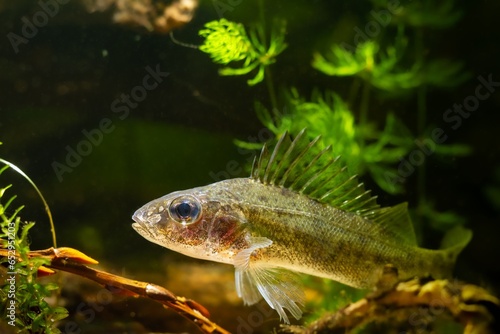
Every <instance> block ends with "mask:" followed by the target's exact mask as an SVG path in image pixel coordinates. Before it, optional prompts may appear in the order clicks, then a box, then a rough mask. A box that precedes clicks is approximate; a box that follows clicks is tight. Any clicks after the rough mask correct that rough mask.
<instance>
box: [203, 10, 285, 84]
mask: <svg viewBox="0 0 500 334" xmlns="http://www.w3.org/2000/svg"><path fill="white" fill-rule="evenodd" d="M273 27H274V28H273V30H271V36H270V42H269V45H267V44H266V33H265V31H264V28H263V26H262V25H257V26H256V27H255V28H253V29H250V30H249V32H248V34H247V32H246V30H245V28H244V27H243V25H242V24H241V23H235V22H231V21H228V20H226V19H220V20H218V21H211V22H208V23H207V24H205V29H202V30H200V31H199V35H200V36H202V37H204V38H205V41H204V42H203V44H202V45H201V46H200V50H201V51H203V52H205V53H208V54H209V55H210V57H211V58H212V59H213V61H214V62H215V63H217V64H222V65H227V64H229V63H232V62H243V63H242V64H241V67H239V68H233V67H224V68H222V69H220V70H219V74H220V75H245V74H248V73H250V72H252V71H253V70H255V69H257V74H256V75H255V76H254V77H253V78H252V79H250V80H248V81H247V83H248V85H249V86H254V85H256V84H258V83H259V82H261V81H262V80H263V79H264V75H265V69H266V67H267V66H269V65H271V64H273V63H274V62H275V61H276V57H277V56H278V55H279V54H280V53H281V52H283V50H285V48H286V44H285V41H284V40H285V38H284V36H285V25H284V23H280V24H277V25H274V26H273Z"/></svg>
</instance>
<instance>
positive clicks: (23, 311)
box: [0, 166, 68, 333]
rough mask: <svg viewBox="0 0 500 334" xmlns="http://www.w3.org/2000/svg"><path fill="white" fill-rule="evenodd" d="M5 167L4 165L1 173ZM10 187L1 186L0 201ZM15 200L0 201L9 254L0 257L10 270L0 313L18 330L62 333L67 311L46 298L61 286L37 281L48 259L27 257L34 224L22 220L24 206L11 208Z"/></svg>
mask: <svg viewBox="0 0 500 334" xmlns="http://www.w3.org/2000/svg"><path fill="white" fill-rule="evenodd" d="M6 168H7V166H6V167H4V168H2V169H1V170H0V174H1V173H2V172H3V171H4V170H5V169H6ZM9 188H10V186H7V187H4V188H2V189H0V201H1V200H2V199H3V196H4V194H5V192H6V190H7V189H9ZM14 199H15V196H13V197H11V198H10V199H9V200H7V201H6V202H3V201H2V202H0V247H1V248H3V249H7V250H8V254H9V256H8V257H4V258H2V259H1V262H2V265H3V266H4V267H6V268H7V272H6V273H4V274H5V276H6V280H5V282H4V283H3V284H2V286H1V287H0V300H1V303H0V305H1V306H0V312H1V313H2V314H5V315H6V316H7V317H6V319H7V323H8V325H10V326H13V327H14V326H15V327H16V329H17V330H18V332H19V333H60V331H59V330H58V329H57V328H56V323H57V321H58V320H61V319H63V318H65V317H67V315H68V311H67V310H66V309H65V308H63V307H59V306H52V305H50V304H49V303H48V302H47V301H46V298H48V297H50V296H52V295H53V293H54V291H56V290H58V286H57V285H56V284H54V283H47V284H43V283H40V282H38V280H37V278H38V270H39V269H40V267H41V266H43V265H45V264H47V263H48V262H49V261H48V260H47V259H44V258H40V257H38V258H33V257H30V256H28V254H29V252H30V246H29V241H28V232H29V231H30V229H31V228H32V227H33V226H34V225H35V223H33V222H30V223H23V222H21V219H20V217H19V216H18V213H19V212H20V211H21V209H22V208H23V207H19V208H17V209H14V210H12V209H11V205H12V202H13V201H14ZM9 212H10V213H9Z"/></svg>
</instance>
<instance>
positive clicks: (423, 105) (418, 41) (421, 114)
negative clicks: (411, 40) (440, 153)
mask: <svg viewBox="0 0 500 334" xmlns="http://www.w3.org/2000/svg"><path fill="white" fill-rule="evenodd" d="M415 49H416V50H415V51H416V52H415V56H416V61H417V63H418V64H419V65H422V64H423V63H424V33H423V30H422V28H417V29H416V31H415ZM426 113H427V88H426V86H425V84H422V85H421V86H420V87H418V89H417V133H418V136H419V139H421V138H422V137H423V136H424V130H425V123H426V121H427V119H426ZM425 182H426V161H425V160H424V161H423V162H422V164H421V165H420V166H419V167H418V169H417V219H418V220H419V221H420V222H422V219H423V217H422V216H423V210H424V206H425V202H426V196H425V194H426V186H425Z"/></svg>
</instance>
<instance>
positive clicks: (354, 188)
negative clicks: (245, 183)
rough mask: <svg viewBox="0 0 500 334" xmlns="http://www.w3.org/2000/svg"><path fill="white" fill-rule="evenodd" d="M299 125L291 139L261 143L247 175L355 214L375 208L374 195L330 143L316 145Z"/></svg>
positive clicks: (284, 136)
mask: <svg viewBox="0 0 500 334" xmlns="http://www.w3.org/2000/svg"><path fill="white" fill-rule="evenodd" d="M305 132H306V130H305V129H303V130H302V131H300V132H299V134H298V135H297V136H296V137H295V138H294V139H293V140H292V139H291V138H290V136H289V135H288V133H285V134H283V135H282V136H281V137H280V138H279V140H278V142H277V144H276V146H275V147H274V148H273V150H272V151H270V150H269V149H268V147H267V145H264V147H263V148H262V151H261V153H260V156H259V157H258V159H257V158H256V159H255V160H254V163H253V166H252V173H251V178H253V179H254V180H257V181H259V182H261V183H263V184H270V185H275V186H280V187H285V188H288V189H291V190H294V191H297V192H299V193H302V194H304V195H307V196H309V197H310V198H313V199H315V200H317V201H319V202H321V203H326V204H329V205H332V206H333V207H335V208H338V209H341V210H345V211H349V212H354V213H356V214H358V215H363V214H367V213H370V212H372V213H373V212H374V210H375V211H377V209H378V208H379V205H378V204H377V202H376V197H375V196H371V195H370V191H366V190H365V189H364V186H363V184H362V183H359V182H358V180H357V177H356V176H355V175H349V174H348V172H347V170H346V167H345V166H343V165H342V164H341V162H340V160H339V159H338V158H332V157H331V153H330V151H331V147H330V146H328V147H319V138H320V137H316V138H315V139H313V140H312V141H310V140H308V138H307V136H306V135H305Z"/></svg>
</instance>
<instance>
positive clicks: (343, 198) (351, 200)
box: [133, 132, 471, 322]
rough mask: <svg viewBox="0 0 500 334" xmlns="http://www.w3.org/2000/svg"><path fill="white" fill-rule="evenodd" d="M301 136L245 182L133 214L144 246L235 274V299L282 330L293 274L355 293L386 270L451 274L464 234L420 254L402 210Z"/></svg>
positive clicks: (293, 293)
mask: <svg viewBox="0 0 500 334" xmlns="http://www.w3.org/2000/svg"><path fill="white" fill-rule="evenodd" d="M303 134H304V132H301V133H300V134H299V135H298V136H297V137H296V138H295V139H294V140H293V141H292V140H291V139H290V138H289V137H288V136H287V135H284V136H282V137H281V138H280V140H279V141H278V144H277V145H276V147H275V148H274V150H273V151H272V154H269V152H268V151H267V148H266V147H264V148H263V150H262V153H261V155H260V157H259V159H257V160H256V161H255V163H254V166H253V169H252V174H251V177H249V178H237V179H230V180H224V181H220V182H217V183H214V184H211V185H208V186H204V187H198V188H193V189H189V190H185V191H178V192H174V193H171V194H168V195H166V196H163V197H161V198H159V199H156V200H153V201H151V202H150V203H148V204H146V205H144V206H143V207H142V208H140V209H139V210H137V211H136V213H135V214H134V216H133V219H134V221H135V222H136V223H135V224H133V227H134V229H136V231H137V232H138V233H140V234H141V235H142V236H144V237H145V238H146V239H148V240H149V241H151V242H154V243H157V244H159V245H162V246H164V247H167V248H169V249H171V250H174V251H177V252H179V253H182V254H185V255H188V256H192V257H195V258H199V259H205V260H210V261H216V262H222V263H227V264H232V265H234V267H235V280H236V289H237V292H238V295H239V296H240V297H242V298H243V300H244V302H245V303H247V304H253V303H256V302H257V301H258V300H260V299H261V298H264V299H265V300H266V302H267V303H268V304H269V305H270V306H271V307H272V308H273V309H275V310H276V311H277V312H278V313H279V315H280V317H281V318H283V319H284V321H285V322H289V321H288V316H287V314H286V313H285V311H284V309H285V308H286V309H287V310H288V311H289V312H290V313H291V314H292V315H293V316H294V317H295V318H297V319H299V318H300V317H301V315H302V311H301V308H300V306H301V305H303V304H304V297H303V292H302V289H301V288H300V285H299V284H298V280H297V276H296V275H295V273H305V274H310V275H315V276H319V277H325V278H329V279H333V280H335V281H338V282H341V283H344V284H347V285H350V286H353V287H357V288H369V287H373V286H375V285H376V284H377V282H378V280H379V279H380V277H381V276H382V273H383V271H384V268H385V266H387V265H392V266H393V267H395V268H397V271H398V277H399V278H400V279H405V278H410V277H414V276H425V275H432V276H433V277H436V278H440V277H444V276H446V275H447V274H449V273H450V272H451V269H452V266H453V264H454V262H455V259H456V257H457V255H458V254H459V252H460V251H461V250H462V249H463V247H465V246H466V245H467V243H468V242H469V240H470V238H471V233H470V231H468V230H465V229H463V228H461V229H459V230H457V231H455V232H454V233H453V235H452V237H450V238H448V239H449V240H448V242H447V247H448V248H447V249H442V250H430V249H424V248H419V247H418V246H417V243H416V239H415V235H414V232H413V227H412V224H411V221H410V218H409V215H408V210H407V206H406V203H403V204H399V205H396V206H394V207H389V208H380V207H379V205H378V204H377V203H376V201H375V197H372V196H371V195H370V192H369V191H365V190H364V188H363V185H362V184H360V183H358V182H357V179H356V178H355V177H353V176H350V175H348V174H347V172H346V171H345V168H344V167H342V166H340V165H339V160H338V159H330V158H329V157H328V155H327V154H326V153H327V152H328V151H327V150H323V151H321V152H320V153H318V152H317V151H316V152H315V151H314V150H312V149H311V148H312V147H313V146H314V144H315V141H316V140H313V141H312V142H309V141H306V140H305V139H304V138H303V137H304V136H303Z"/></svg>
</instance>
